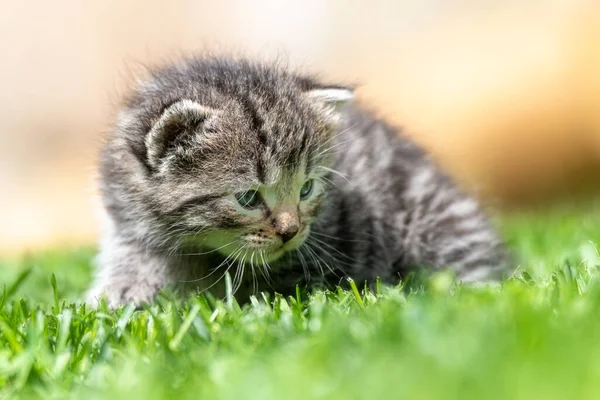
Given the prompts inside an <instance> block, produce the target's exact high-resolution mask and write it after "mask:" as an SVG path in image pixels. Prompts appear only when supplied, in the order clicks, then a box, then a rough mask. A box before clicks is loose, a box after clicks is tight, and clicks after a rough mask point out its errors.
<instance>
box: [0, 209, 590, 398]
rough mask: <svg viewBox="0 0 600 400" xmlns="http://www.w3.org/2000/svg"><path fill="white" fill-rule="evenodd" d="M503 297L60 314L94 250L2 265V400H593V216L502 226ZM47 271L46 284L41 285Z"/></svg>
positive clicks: (201, 304)
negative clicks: (507, 271) (506, 254)
mask: <svg viewBox="0 0 600 400" xmlns="http://www.w3.org/2000/svg"><path fill="white" fill-rule="evenodd" d="M501 226H502V227H503V231H504V232H505V236H506V237H507V239H508V241H509V243H510V246H511V248H512V249H513V250H514V252H515V253H516V255H517V258H518V260H519V263H520V265H521V267H520V272H519V274H517V276H516V277H514V278H513V279H511V280H509V281H507V282H505V283H504V284H503V285H502V286H501V287H464V286H457V285H455V284H453V283H452V280H451V279H450V277H449V276H448V275H445V274H440V275H436V276H433V277H432V278H431V279H430V280H428V281H426V282H424V283H422V284H420V285H415V286H412V287H411V288H410V289H408V288H405V289H401V288H400V287H395V288H392V287H381V288H380V290H379V293H370V292H365V291H363V290H362V289H361V287H360V286H361V285H359V287H358V288H357V287H356V286H354V287H353V289H354V290H349V291H344V290H341V289H340V290H338V291H335V292H318V293H315V294H314V295H312V296H310V297H309V298H304V299H298V298H282V297H280V296H273V295H270V296H268V295H265V296H264V297H263V296H259V297H258V298H253V299H252V301H251V303H249V304H247V305H244V306H241V307H240V306H239V305H238V304H237V303H236V302H235V301H234V300H233V299H231V298H227V299H225V300H223V301H220V300H215V299H213V298H210V297H208V298H205V297H202V296H201V297H198V298H192V299H189V300H186V301H177V300H174V299H171V298H169V295H168V294H165V295H163V296H161V297H160V298H159V299H158V301H157V302H156V304H154V305H153V306H152V307H150V308H148V309H147V310H144V311H134V309H133V308H131V307H130V308H125V309H120V310H117V311H115V312H110V311H108V310H106V309H102V310H99V311H92V310H89V309H86V308H85V307H84V306H82V305H80V304H79V303H75V304H73V303H72V302H73V301H76V300H77V299H78V296H80V295H81V293H82V291H83V290H84V289H85V287H86V286H87V284H88V282H89V279H90V263H91V258H92V255H93V249H79V250H77V249H76V250H63V251H56V252H46V253H42V254H34V255H30V256H28V257H24V258H23V259H21V260H17V261H0V281H2V282H4V283H5V290H4V294H2V295H0V398H11V397H13V396H15V397H16V396H18V397H23V398H29V397H42V398H60V399H62V398H68V397H71V398H76V399H86V400H87V399H92V398H125V399H128V400H130V399H136V398H143V399H163V398H177V399H179V398H182V399H183V398H190V399H198V398H200V399H209V398H220V399H316V398H319V399H344V400H347V399H363V398H364V399H377V398H402V399H404V398H415V399H416V398H418V399H430V398H431V399H432V398H441V399H451V398H457V399H465V398H474V399H482V398H485V399H494V398H497V399H533V398H543V399H576V398H590V399H592V398H594V399H596V398H600V383H599V382H600V256H599V255H598V252H597V250H596V249H597V245H598V244H600V208H598V207H596V208H592V209H590V208H587V209H586V210H585V211H578V210H573V209H562V210H555V211H546V212H543V213H538V214H523V215H512V216H507V217H505V218H504V219H503V220H502V221H501ZM52 274H54V276H55V279H54V278H52V276H53V275H52Z"/></svg>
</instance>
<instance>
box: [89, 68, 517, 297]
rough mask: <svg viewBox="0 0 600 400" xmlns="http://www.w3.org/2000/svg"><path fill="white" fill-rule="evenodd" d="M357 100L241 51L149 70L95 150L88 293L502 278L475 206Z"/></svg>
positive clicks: (492, 239) (491, 237)
mask: <svg viewBox="0 0 600 400" xmlns="http://www.w3.org/2000/svg"><path fill="white" fill-rule="evenodd" d="M352 98H353V93H352V90H351V89H349V88H346V87H342V86H338V85H330V84H327V83H323V82H320V81H319V80H317V79H316V78H313V77H310V76H305V75H300V74H297V73H295V72H293V71H290V70H288V69H286V68H285V67H282V66H276V65H269V64H261V63H255V62H251V61H247V60H234V59H226V58H211V57H205V58H191V59H187V60H183V61H181V62H179V63H178V64H176V65H172V66H168V67H165V68H161V69H157V70H155V71H154V72H153V73H152V74H151V77H150V79H148V80H147V81H146V82H144V83H143V84H141V85H140V86H139V87H138V88H137V89H136V90H135V91H134V93H132V94H131V95H130V97H129V98H128V100H127V101H126V104H125V106H124V109H123V110H122V112H121V114H120V117H119V119H118V122H117V124H116V127H115V128H114V132H113V134H112V135H111V137H110V138H109V140H108V142H107V143H106V145H105V147H104V149H103V152H102V155H101V163H100V171H101V191H102V195H103V201H104V208H105V210H106V213H107V216H108V218H107V220H108V226H107V230H106V232H105V236H104V239H103V241H102V243H101V251H100V254H99V257H98V263H99V273H98V277H97V279H96V282H95V284H94V285H93V288H92V289H91V290H90V292H89V301H90V302H92V303H94V302H96V300H98V299H100V298H101V297H102V296H106V298H107V301H108V303H109V304H110V305H112V306H116V305H119V304H122V303H126V302H133V303H136V304H139V303H143V302H148V301H151V299H152V298H153V296H154V295H155V294H156V293H157V291H158V290H159V289H160V288H162V287H165V286H170V287H175V288H180V289H182V290H208V289H210V290H211V291H214V292H215V293H216V294H219V295H222V294H223V292H224V279H223V277H224V275H225V272H227V271H228V272H229V273H230V274H231V276H232V278H233V287H234V290H235V291H236V293H237V296H238V297H239V298H241V299H244V298H246V299H247V296H248V295H249V294H251V293H253V292H256V291H259V290H275V291H278V292H280V293H281V292H283V293H288V292H290V291H293V290H295V286H296V285H297V284H302V285H304V284H308V285H311V286H314V285H316V284H321V285H330V286H331V285H336V284H338V283H340V282H343V278H344V277H352V278H353V279H354V280H355V281H358V282H364V281H367V282H371V283H372V282H373V281H375V280H376V279H377V278H381V279H382V280H383V281H384V282H395V281H397V280H398V279H399V278H401V277H403V276H405V275H406V274H407V273H408V272H410V271H414V270H419V269H432V270H435V269H440V268H446V267H448V268H451V269H453V270H454V271H456V274H457V276H458V278H459V279H460V280H462V281H482V280H490V279H498V278H501V276H502V275H503V274H504V273H505V272H506V265H507V263H506V255H505V250H504V247H503V245H502V243H501V242H500V240H499V239H498V237H497V235H496V233H494V231H493V230H492V228H491V227H490V223H489V222H488V219H487V218H486V216H485V215H484V213H483V212H482V210H481V209H480V208H479V207H478V205H477V203H476V202H475V201H474V200H473V199H472V198H470V197H469V196H467V195H466V194H464V193H462V192H461V191H460V189H458V188H457V187H456V185H455V184H454V183H453V182H452V180H451V179H450V178H449V177H448V176H447V175H446V174H445V173H444V172H443V171H440V170H439V169H438V167H437V166H436V165H435V164H434V163H433V162H432V161H431V160H430V159H429V158H428V157H427V156H426V154H425V153H424V152H423V150H422V149H421V148H420V147H419V146H417V145H416V144H415V143H413V142H412V141H410V140H409V139H407V138H405V137H403V136H402V135H401V133H400V132H398V130H397V129H396V128H394V127H392V126H390V125H389V124H387V123H386V122H385V121H382V120H379V119H377V118H375V117H374V116H373V115H371V114H370V113H369V112H367V111H366V110H364V109H362V108H360V107H359V106H356V105H353V104H351V103H352V102H351V100H352Z"/></svg>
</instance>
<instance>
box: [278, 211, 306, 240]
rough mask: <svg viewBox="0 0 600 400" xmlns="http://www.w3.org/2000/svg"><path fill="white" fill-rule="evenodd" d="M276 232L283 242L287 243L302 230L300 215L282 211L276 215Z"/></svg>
mask: <svg viewBox="0 0 600 400" xmlns="http://www.w3.org/2000/svg"><path fill="white" fill-rule="evenodd" d="M273 222H274V225H275V233H277V234H278V235H279V236H280V237H281V241H282V242H283V243H287V242H289V241H290V240H292V239H293V238H294V236H296V234H297V233H298V231H299V230H300V224H299V221H298V215H297V214H296V213H290V212H282V213H279V214H277V215H276V216H275V220H274V221H273Z"/></svg>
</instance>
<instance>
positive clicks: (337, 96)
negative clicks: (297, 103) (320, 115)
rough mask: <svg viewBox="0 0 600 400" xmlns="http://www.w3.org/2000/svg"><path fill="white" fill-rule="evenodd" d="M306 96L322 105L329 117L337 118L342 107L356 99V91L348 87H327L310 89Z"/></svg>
mask: <svg viewBox="0 0 600 400" xmlns="http://www.w3.org/2000/svg"><path fill="white" fill-rule="evenodd" d="M306 97H307V98H308V99H309V100H310V101H312V102H314V103H317V104H318V105H319V106H321V108H322V109H323V110H324V111H325V113H326V115H327V116H328V117H330V118H331V119H333V120H337V119H338V118H339V111H340V109H341V108H342V107H343V106H344V105H345V104H347V103H348V102H350V101H352V99H354V92H353V91H352V89H347V88H339V87H332V88H327V87H325V88H319V89H313V90H309V91H308V92H306Z"/></svg>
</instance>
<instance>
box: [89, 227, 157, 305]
mask: <svg viewBox="0 0 600 400" xmlns="http://www.w3.org/2000/svg"><path fill="white" fill-rule="evenodd" d="M97 261H98V264H99V265H98V268H99V270H98V275H97V277H96V280H95V282H94V284H93V286H92V288H91V289H90V291H89V292H88V294H87V302H88V304H90V305H93V306H97V305H98V302H99V300H100V299H101V298H102V297H103V296H106V301H107V303H108V305H109V306H110V307H117V306H119V305H121V304H126V303H133V304H136V305H140V304H142V303H148V302H150V301H151V300H152V298H153V297H154V295H155V294H156V293H157V292H158V290H159V289H160V288H161V287H163V286H164V285H165V284H166V283H167V280H168V274H167V272H168V271H167V268H168V265H167V262H166V260H165V259H164V258H163V257H160V256H158V255H154V254H151V253H149V252H148V251H146V250H144V249H143V247H142V246H141V245H139V244H138V243H136V242H134V241H131V240H129V241H128V240H124V239H122V238H119V237H111V238H108V240H105V241H103V243H102V245H101V251H100V254H99V256H98V259H97Z"/></svg>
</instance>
